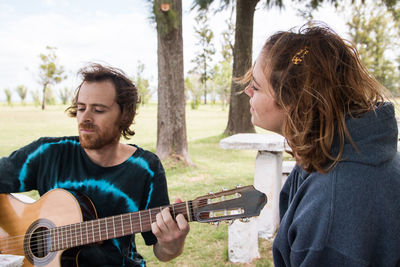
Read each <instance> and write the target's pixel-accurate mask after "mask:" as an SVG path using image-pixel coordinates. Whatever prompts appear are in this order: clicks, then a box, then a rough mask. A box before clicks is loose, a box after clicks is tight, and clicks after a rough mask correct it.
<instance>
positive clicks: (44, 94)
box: [42, 84, 47, 110]
mask: <svg viewBox="0 0 400 267" xmlns="http://www.w3.org/2000/svg"><path fill="white" fill-rule="evenodd" d="M46 89H47V84H44V85H43V97H42V110H45V109H46Z"/></svg>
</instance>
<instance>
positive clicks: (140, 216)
mask: <svg viewBox="0 0 400 267" xmlns="http://www.w3.org/2000/svg"><path fill="white" fill-rule="evenodd" d="M139 222H140V232H143V228H142V212H141V211H139Z"/></svg>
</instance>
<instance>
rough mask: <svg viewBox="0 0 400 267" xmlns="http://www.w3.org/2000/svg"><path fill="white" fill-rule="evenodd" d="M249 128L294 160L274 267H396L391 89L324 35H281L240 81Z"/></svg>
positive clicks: (398, 216)
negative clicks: (266, 133)
mask: <svg viewBox="0 0 400 267" xmlns="http://www.w3.org/2000/svg"><path fill="white" fill-rule="evenodd" d="M243 81H244V82H250V84H249V86H248V87H247V88H246V90H245V92H246V94H247V95H249V96H250V104H251V114H252V122H253V124H254V125H256V126H259V127H261V128H264V129H266V130H270V131H273V132H276V133H278V134H281V135H283V136H284V137H285V138H286V140H287V142H288V144H289V146H290V148H291V153H292V155H293V157H294V158H295V159H296V166H295V167H294V169H293V171H292V172H291V174H290V175H289V177H288V179H287V181H286V183H285V185H284V186H283V188H282V191H281V194H280V203H279V205H280V217H281V224H280V228H279V230H278V233H277V235H276V238H275V241H274V245H273V256H274V263H275V266H277V267H278V266H398V265H399V264H400V201H399V197H400V157H399V154H398V153H397V140H398V129H397V123H396V119H395V114H394V107H393V105H392V104H391V103H390V102H388V99H389V97H388V96H389V94H388V92H387V90H386V89H385V88H384V87H383V86H382V85H381V84H379V82H377V81H376V80H375V79H374V77H373V76H372V75H371V74H369V73H368V71H367V69H366V68H365V66H364V65H363V64H362V63H361V61H360V59H359V56H358V53H357V51H356V49H355V48H354V47H353V46H351V45H350V44H349V43H347V42H346V41H344V40H343V39H342V38H340V37H339V36H338V35H337V34H336V33H334V32H333V31H332V30H331V29H329V28H328V27H326V26H314V27H309V28H302V29H300V30H299V31H298V32H297V33H295V32H293V31H288V32H278V33H276V34H274V35H273V36H271V37H270V38H269V39H268V40H267V42H266V43H265V45H264V47H263V49H262V51H261V53H260V55H259V56H258V58H257V60H256V62H255V64H254V66H253V68H252V69H250V70H249V72H248V73H247V74H246V75H245V78H244V79H243Z"/></svg>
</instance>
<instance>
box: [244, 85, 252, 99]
mask: <svg viewBox="0 0 400 267" xmlns="http://www.w3.org/2000/svg"><path fill="white" fill-rule="evenodd" d="M244 92H245V93H246V95H248V96H249V97H252V96H253V89H252V88H251V86H250V85H248V86H247V87H246V89H244Z"/></svg>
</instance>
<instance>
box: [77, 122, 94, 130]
mask: <svg viewBox="0 0 400 267" xmlns="http://www.w3.org/2000/svg"><path fill="white" fill-rule="evenodd" d="M96 128H97V126H96V125H94V124H93V123H90V122H82V123H80V124H79V129H80V130H95V129H96Z"/></svg>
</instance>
